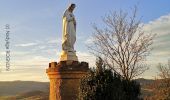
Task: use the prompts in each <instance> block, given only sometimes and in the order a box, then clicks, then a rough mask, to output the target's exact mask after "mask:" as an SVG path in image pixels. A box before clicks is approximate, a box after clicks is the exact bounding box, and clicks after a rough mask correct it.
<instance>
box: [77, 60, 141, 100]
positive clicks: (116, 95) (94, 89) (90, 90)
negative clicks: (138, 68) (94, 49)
mask: <svg viewBox="0 0 170 100" xmlns="http://www.w3.org/2000/svg"><path fill="white" fill-rule="evenodd" d="M96 66H97V67H96V69H91V70H90V72H89V74H88V75H87V76H86V77H84V78H83V79H82V80H81V84H80V89H79V100H139V95H140V85H139V84H138V83H137V82H135V81H129V80H125V79H123V78H122V77H121V76H120V75H118V74H116V73H114V74H113V72H112V71H111V70H110V69H108V68H106V66H105V64H104V62H103V60H102V59H101V58H99V59H98V61H97V62H96Z"/></svg>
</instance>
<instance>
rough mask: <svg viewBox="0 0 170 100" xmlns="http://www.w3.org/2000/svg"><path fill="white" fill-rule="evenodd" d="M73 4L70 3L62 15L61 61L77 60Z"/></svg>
mask: <svg viewBox="0 0 170 100" xmlns="http://www.w3.org/2000/svg"><path fill="white" fill-rule="evenodd" d="M75 7H76V5H75V4H71V5H70V6H69V7H68V8H67V9H66V11H65V12H64V15H63V33H62V53H61V58H60V60H61V61H70V60H71V61H78V58H77V56H76V51H75V50H74V44H75V42H76V20H75V17H74V15H73V10H74V8H75Z"/></svg>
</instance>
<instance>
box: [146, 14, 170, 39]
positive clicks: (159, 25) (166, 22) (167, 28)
mask: <svg viewBox="0 0 170 100" xmlns="http://www.w3.org/2000/svg"><path fill="white" fill-rule="evenodd" d="M144 30H145V31H146V32H152V33H156V34H157V35H158V36H161V35H166V34H170V14H169V15H165V16H161V17H160V18H158V19H156V20H153V21H150V22H149V23H148V24H145V25H144Z"/></svg>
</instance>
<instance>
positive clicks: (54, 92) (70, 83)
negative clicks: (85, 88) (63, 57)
mask: <svg viewBox="0 0 170 100" xmlns="http://www.w3.org/2000/svg"><path fill="white" fill-rule="evenodd" d="M46 72H47V74H48V76H49V79H50V97H49V98H50V100H76V98H77V96H78V88H79V86H80V79H81V78H82V77H83V76H84V75H86V74H87V72H88V63H86V62H81V63H79V62H77V61H73V62H72V63H71V64H69V65H68V64H67V62H66V61H62V62H59V63H56V62H52V63H50V64H49V68H48V69H47V70H46Z"/></svg>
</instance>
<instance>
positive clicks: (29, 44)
mask: <svg viewBox="0 0 170 100" xmlns="http://www.w3.org/2000/svg"><path fill="white" fill-rule="evenodd" d="M36 45H38V43H23V44H16V45H15V46H16V47H29V46H36Z"/></svg>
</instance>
